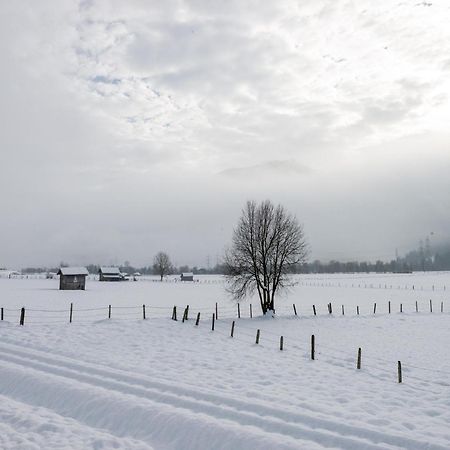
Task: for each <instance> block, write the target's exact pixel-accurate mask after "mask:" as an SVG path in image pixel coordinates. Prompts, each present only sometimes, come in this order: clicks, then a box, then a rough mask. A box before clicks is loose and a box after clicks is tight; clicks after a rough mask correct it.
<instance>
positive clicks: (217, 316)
mask: <svg viewBox="0 0 450 450" xmlns="http://www.w3.org/2000/svg"><path fill="white" fill-rule="evenodd" d="M218 318H219V312H218V308H217V302H216V319H218Z"/></svg>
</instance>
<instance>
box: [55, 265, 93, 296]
mask: <svg viewBox="0 0 450 450" xmlns="http://www.w3.org/2000/svg"><path fill="white" fill-rule="evenodd" d="M57 275H59V289H60V290H61V291H67V290H71V291H74V290H81V291H84V290H85V289H86V276H87V275H89V272H88V271H87V269H86V268H85V267H61V269H59V270H58V273H57Z"/></svg>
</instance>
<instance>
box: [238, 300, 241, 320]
mask: <svg viewBox="0 0 450 450" xmlns="http://www.w3.org/2000/svg"><path fill="white" fill-rule="evenodd" d="M240 318H241V305H239V303H238V319H240Z"/></svg>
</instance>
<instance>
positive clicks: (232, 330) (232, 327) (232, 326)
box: [231, 320, 234, 337]
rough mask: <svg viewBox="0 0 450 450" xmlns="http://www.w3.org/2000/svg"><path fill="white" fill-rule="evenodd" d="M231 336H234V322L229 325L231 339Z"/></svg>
mask: <svg viewBox="0 0 450 450" xmlns="http://www.w3.org/2000/svg"><path fill="white" fill-rule="evenodd" d="M233 336H234V320H233V322H232V323H231V337H233Z"/></svg>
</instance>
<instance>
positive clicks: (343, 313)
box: [342, 305, 345, 316]
mask: <svg viewBox="0 0 450 450" xmlns="http://www.w3.org/2000/svg"><path fill="white" fill-rule="evenodd" d="M342 315H343V316H344V315H345V312H344V305H342Z"/></svg>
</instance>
